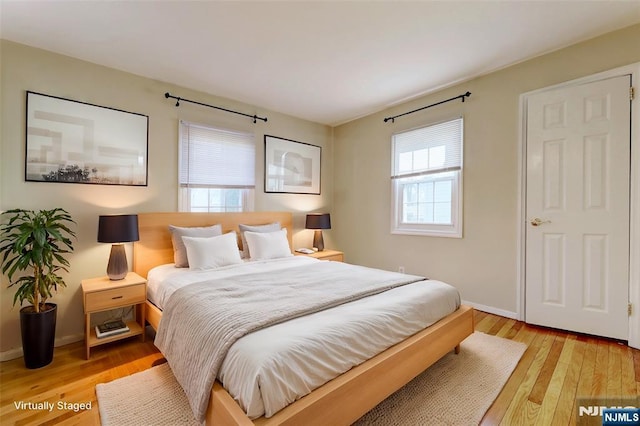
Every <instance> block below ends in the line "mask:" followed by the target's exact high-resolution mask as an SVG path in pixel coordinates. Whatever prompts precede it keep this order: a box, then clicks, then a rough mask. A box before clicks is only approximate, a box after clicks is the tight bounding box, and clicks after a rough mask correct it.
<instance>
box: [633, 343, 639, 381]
mask: <svg viewBox="0 0 640 426" xmlns="http://www.w3.org/2000/svg"><path fill="white" fill-rule="evenodd" d="M633 366H634V369H635V376H636V382H638V383H640V351H637V350H636V351H634V352H633Z"/></svg>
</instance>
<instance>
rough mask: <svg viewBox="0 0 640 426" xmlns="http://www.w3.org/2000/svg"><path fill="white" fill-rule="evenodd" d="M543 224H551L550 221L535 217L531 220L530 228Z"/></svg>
mask: <svg viewBox="0 0 640 426" xmlns="http://www.w3.org/2000/svg"><path fill="white" fill-rule="evenodd" d="M543 223H551V221H550V220H542V219H540V218H539V217H536V218H535V219H531V225H532V226H540V225H542V224H543Z"/></svg>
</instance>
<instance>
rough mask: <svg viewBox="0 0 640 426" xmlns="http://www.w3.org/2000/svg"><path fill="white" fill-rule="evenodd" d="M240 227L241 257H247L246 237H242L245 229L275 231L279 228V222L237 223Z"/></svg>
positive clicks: (248, 252) (248, 251) (248, 255)
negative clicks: (261, 223) (259, 223)
mask: <svg viewBox="0 0 640 426" xmlns="http://www.w3.org/2000/svg"><path fill="white" fill-rule="evenodd" d="M238 228H239V229H240V239H241V240H242V257H243V258H245V259H249V258H250V257H252V256H251V253H250V250H249V246H248V245H247V239H246V238H245V237H244V233H245V232H246V231H249V232H275V231H279V230H280V222H273V223H268V224H266V225H244V224H240V225H238Z"/></svg>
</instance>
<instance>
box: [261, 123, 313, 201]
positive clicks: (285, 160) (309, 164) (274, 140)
mask: <svg viewBox="0 0 640 426" xmlns="http://www.w3.org/2000/svg"><path fill="white" fill-rule="evenodd" d="M321 154H322V148H321V147H319V146H316V145H311V144H308V143H303V142H296V141H293V140H290V139H283V138H278V137H275V136H268V135H265V136H264V192H267V193H269V192H275V193H278V192H279V193H291V194H315V195H320V165H321V163H320V161H321Z"/></svg>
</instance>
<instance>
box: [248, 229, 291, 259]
mask: <svg viewBox="0 0 640 426" xmlns="http://www.w3.org/2000/svg"><path fill="white" fill-rule="evenodd" d="M244 236H245V238H246V239H247V245H248V246H249V253H250V255H251V260H263V259H278V258H280V257H289V256H293V254H291V247H289V240H288V239H287V229H286V228H283V229H281V230H279V231H275V232H251V231H246V232H245V233H244Z"/></svg>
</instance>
